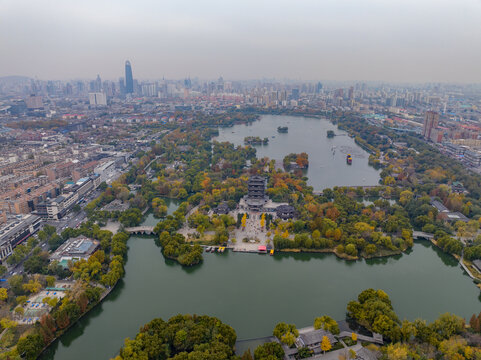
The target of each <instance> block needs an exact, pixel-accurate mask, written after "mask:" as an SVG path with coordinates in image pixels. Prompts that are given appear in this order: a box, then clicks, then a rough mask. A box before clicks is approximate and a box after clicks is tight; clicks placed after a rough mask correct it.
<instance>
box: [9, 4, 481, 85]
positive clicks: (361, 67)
mask: <svg viewBox="0 0 481 360" xmlns="http://www.w3.org/2000/svg"><path fill="white" fill-rule="evenodd" d="M126 59H129V60H130V61H131V63H132V68H133V73H134V78H138V79H146V78H162V77H163V76H165V77H166V78H183V77H186V76H189V75H190V76H191V77H196V76H197V77H200V78H204V79H206V78H217V77H219V76H220V75H222V76H223V77H224V78H225V79H234V80H235V79H254V78H262V77H268V78H273V77H275V78H278V79H282V78H289V79H303V80H318V79H319V80H385V81H406V82H411V81H414V82H424V81H452V82H481V0H290V1H284V0H275V1H263V0H256V1H251V0H238V1H229V0H219V1H206V0H190V1H186V0H75V1H73V0H0V76H5V75H26V76H32V77H38V78H39V79H72V78H95V77H96V75H97V74H100V76H101V77H102V79H118V78H119V77H120V76H123V70H124V63H125V60H126Z"/></svg>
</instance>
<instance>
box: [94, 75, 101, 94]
mask: <svg viewBox="0 0 481 360" xmlns="http://www.w3.org/2000/svg"><path fill="white" fill-rule="evenodd" d="M94 90H95V92H100V91H102V79H101V78H100V75H97V79H95V89H94Z"/></svg>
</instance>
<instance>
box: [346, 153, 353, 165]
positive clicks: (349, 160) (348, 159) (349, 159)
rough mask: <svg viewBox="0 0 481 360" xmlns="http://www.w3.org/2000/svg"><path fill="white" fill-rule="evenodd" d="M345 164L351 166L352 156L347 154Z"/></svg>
mask: <svg viewBox="0 0 481 360" xmlns="http://www.w3.org/2000/svg"><path fill="white" fill-rule="evenodd" d="M346 162H347V164H348V165H351V164H352V156H351V154H347V156H346Z"/></svg>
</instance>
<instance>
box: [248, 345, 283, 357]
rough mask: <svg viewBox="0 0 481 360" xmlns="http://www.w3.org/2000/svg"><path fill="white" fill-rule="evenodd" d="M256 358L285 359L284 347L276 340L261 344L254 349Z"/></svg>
mask: <svg viewBox="0 0 481 360" xmlns="http://www.w3.org/2000/svg"><path fill="white" fill-rule="evenodd" d="M254 359H255V360H275V359H279V360H281V359H284V349H283V348H282V346H281V344H279V343H276V342H271V343H265V344H262V345H259V346H258V347H257V348H256V349H255V351H254Z"/></svg>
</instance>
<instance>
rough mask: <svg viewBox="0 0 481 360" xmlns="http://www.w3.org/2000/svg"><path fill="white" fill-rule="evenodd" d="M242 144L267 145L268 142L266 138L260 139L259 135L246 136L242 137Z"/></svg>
mask: <svg viewBox="0 0 481 360" xmlns="http://www.w3.org/2000/svg"><path fill="white" fill-rule="evenodd" d="M244 144H246V145H267V144H269V139H268V138H266V137H265V138H263V139H261V138H260V137H259V136H246V137H245V138H244Z"/></svg>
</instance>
